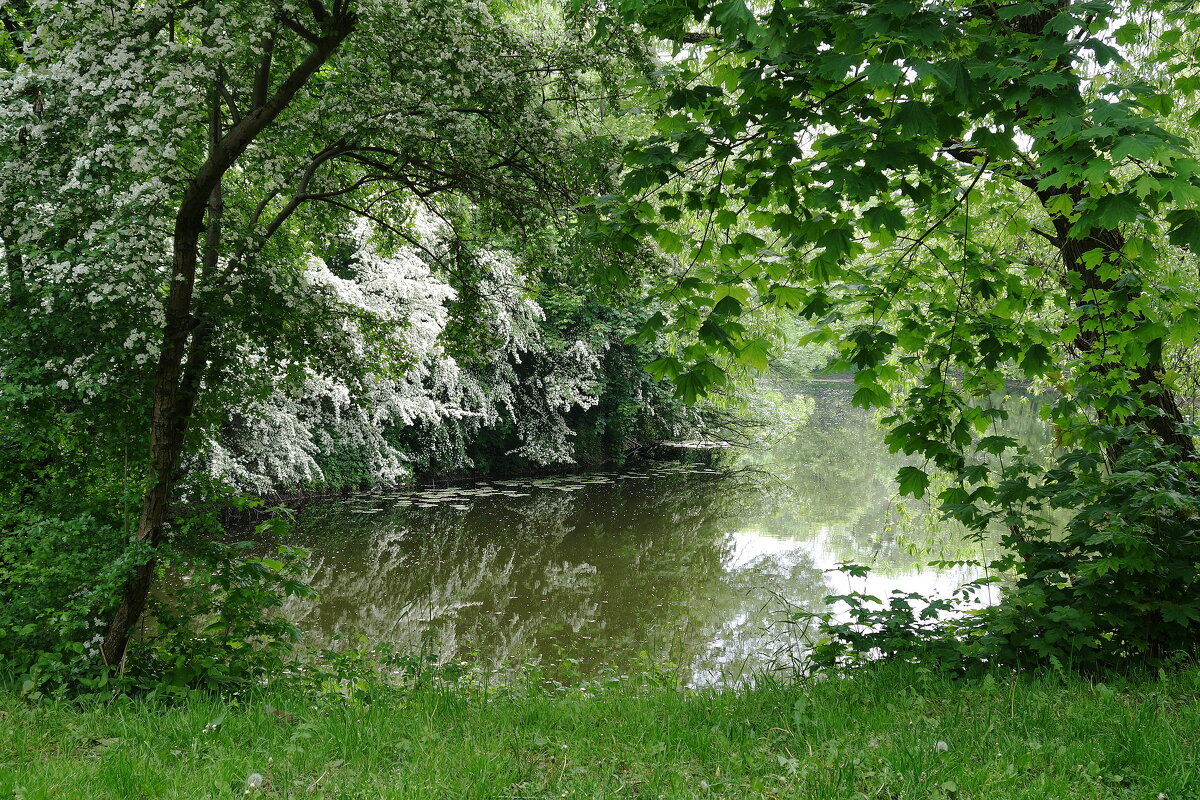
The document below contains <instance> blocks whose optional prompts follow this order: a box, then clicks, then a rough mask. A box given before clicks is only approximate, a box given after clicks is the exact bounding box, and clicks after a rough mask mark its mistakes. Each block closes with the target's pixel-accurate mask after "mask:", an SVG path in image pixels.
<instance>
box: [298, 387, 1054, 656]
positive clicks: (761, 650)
mask: <svg viewBox="0 0 1200 800" xmlns="http://www.w3.org/2000/svg"><path fill="white" fill-rule="evenodd" d="M813 391H814V393H815V394H816V401H817V404H816V413H815V414H814V415H813V417H812V419H811V422H810V424H809V425H808V426H806V427H805V428H804V429H803V430H802V431H801V432H800V434H799V435H798V436H797V437H796V438H795V439H794V440H793V441H791V442H788V443H785V444H783V445H781V446H777V447H775V448H774V449H772V450H770V451H767V452H761V453H755V454H754V455H753V457H752V458H751V459H749V462H750V463H751V464H752V466H753V468H752V469H747V470H744V471H737V472H735V473H734V474H732V475H724V476H720V475H712V474H686V473H663V474H659V473H654V474H648V477H642V478H638V477H636V475H637V473H634V475H633V476H629V477H626V478H624V479H621V480H616V481H614V482H609V483H600V484H598V485H586V486H580V487H578V488H577V489H576V490H574V491H572V490H570V489H571V486H570V484H571V481H572V479H564V480H560V481H543V482H542V483H543V484H544V485H542V486H538V487H533V488H530V487H528V486H519V487H514V485H511V484H510V485H507V486H504V487H503V490H506V491H512V492H514V493H515V494H519V496H505V495H492V496H486V497H480V496H474V497H466V496H461V497H459V498H458V499H455V500H452V501H451V500H445V499H443V501H442V503H441V504H440V505H437V506H436V507H430V508H420V507H417V506H403V507H398V506H397V503H401V504H403V503H407V502H408V501H409V499H410V498H408V497H407V495H405V494H397V495H392V496H387V495H384V496H378V497H367V498H359V499H351V500H348V501H337V502H326V503H313V504H311V505H309V506H307V507H305V508H303V509H301V512H300V514H299V520H298V525H297V538H298V539H299V540H300V542H299V543H301V544H304V545H306V546H308V547H310V548H311V549H312V550H313V572H312V583H313V585H314V586H315V588H316V589H317V590H318V592H320V594H321V598H320V600H318V601H311V600H297V601H294V602H293V603H292V604H291V605H290V606H289V609H288V611H289V613H290V615H291V616H292V618H293V619H294V620H296V621H297V622H298V623H299V624H300V625H301V627H302V628H304V629H306V630H308V631H310V632H311V633H313V634H315V637H314V638H316V640H317V642H318V643H323V642H324V641H325V640H327V639H328V637H330V636H332V635H333V634H336V633H341V634H352V633H361V634H364V635H365V636H366V637H367V638H368V640H371V641H376V642H385V641H386V642H393V643H395V644H397V645H398V646H400V647H402V648H408V649H411V650H414V651H415V650H417V649H419V648H421V647H423V646H427V645H428V641H427V638H426V637H427V636H428V639H429V640H432V641H433V642H434V643H435V644H434V645H433V646H434V648H435V649H434V653H435V654H436V655H438V656H439V657H441V658H443V659H451V658H459V657H467V656H468V655H470V654H472V653H476V652H477V653H478V654H480V656H482V657H483V658H484V659H487V660H493V661H498V660H510V661H519V660H526V659H538V660H541V661H543V662H544V663H553V662H556V661H558V660H559V659H560V658H571V659H575V660H577V661H578V662H579V665H580V668H581V669H583V670H585V671H590V670H594V669H595V668H596V667H598V666H599V665H600V664H601V663H603V662H611V663H614V664H616V665H618V666H622V665H626V664H628V663H629V662H630V661H632V660H633V659H635V658H637V657H638V655H639V654H640V653H641V652H643V651H645V652H647V653H649V654H650V655H651V656H653V657H659V658H662V657H669V658H672V659H674V660H675V661H676V662H677V663H680V664H684V665H686V666H687V667H689V668H690V669H691V670H692V674H693V675H695V676H698V677H699V678H701V679H703V678H704V677H705V676H710V677H711V676H713V675H716V674H718V673H724V674H726V675H728V674H729V673H730V672H733V673H736V672H737V671H738V669H739V668H740V665H741V664H742V663H743V662H748V663H749V666H750V667H752V668H753V667H757V666H759V665H760V663H761V661H760V658H761V656H762V655H763V654H769V653H771V652H773V651H774V650H775V649H776V648H777V647H778V646H779V645H780V637H781V627H780V626H779V625H778V624H777V621H778V615H779V612H780V611H781V610H782V609H783V608H784V607H785V606H791V607H801V608H805V609H809V610H814V611H816V610H821V609H823V608H824V598H825V596H826V595H827V594H830V593H831V591H836V592H837V593H840V592H842V591H843V590H844V589H845V588H846V587H845V586H843V585H841V584H840V583H839V584H837V585H836V586H833V585H831V583H830V581H831V580H832V576H830V575H827V574H826V573H825V572H824V569H825V568H827V567H829V566H831V565H832V564H833V563H836V562H841V561H853V562H859V563H872V564H873V565H875V567H876V570H877V571H879V572H880V573H882V574H893V575H897V576H903V575H907V574H909V573H908V572H907V571H908V570H910V569H911V568H912V567H913V566H914V565H915V564H923V563H925V562H926V561H928V560H929V558H930V556H929V555H923V554H922V555H913V554H910V552H909V551H908V550H906V548H905V543H904V536H908V537H910V538H912V537H914V536H916V535H917V534H916V533H915V532H914V531H915V529H916V526H913V525H909V526H907V527H903V528H902V527H901V526H897V525H896V524H894V523H895V522H896V519H895V517H896V511H897V506H896V505H895V488H894V483H893V479H894V476H895V474H896V470H897V469H898V468H899V467H900V466H901V465H902V464H903V463H904V461H903V457H902V456H897V455H894V454H892V453H889V452H888V450H887V447H886V445H885V444H884V443H883V439H882V435H881V433H880V431H879V429H878V427H877V426H876V424H875V422H874V418H873V416H872V415H871V414H870V413H869V412H865V411H862V410H861V409H855V408H852V407H851V406H850V402H849V398H850V396H851V393H852V390H851V389H849V388H848V387H847V386H844V385H826V386H817V387H816V388H815V389H814V390H813ZM1006 405H1007V407H1008V408H1010V409H1011V410H1012V418H1011V419H1010V422H1009V429H1010V430H1011V431H1012V432H1013V433H1014V434H1015V435H1018V436H1019V437H1021V438H1022V439H1023V440H1026V441H1029V442H1031V443H1033V444H1037V443H1038V442H1039V441H1040V442H1044V441H1045V440H1046V436H1045V432H1044V430H1043V428H1042V426H1041V423H1040V421H1039V420H1038V419H1037V417H1036V413H1035V412H1034V410H1033V407H1032V406H1031V405H1029V404H1006ZM1038 437H1041V438H1040V440H1039V438H1038ZM649 472H653V471H652V470H651V471H649ZM580 480H581V481H582V480H586V479H585V478H583V477H582V476H581V477H580ZM596 480H601V479H596ZM452 503H453V504H458V505H465V506H467V507H466V508H453V507H451V504H452ZM910 508H911V510H912V513H913V514H919V513H922V512H923V504H921V503H916V504H910ZM376 509H382V510H379V511H378V513H355V512H374V511H376ZM955 536H957V534H955V533H953V532H947V529H946V527H945V526H942V525H938V526H937V527H936V528H933V529H932V530H931V531H927V532H926V539H925V540H923V541H922V544H923V545H924V546H926V547H929V548H930V549H932V550H933V551H935V552H943V551H944V552H947V553H948V554H950V555H954V553H953V552H952V551H950V547H951V544H952V541H951V540H952V539H953V538H954V537H955ZM937 537H941V539H944V540H946V541H944V542H939V541H938V540H937ZM898 579H900V580H908V579H907V578H898Z"/></svg>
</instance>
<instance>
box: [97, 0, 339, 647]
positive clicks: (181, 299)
mask: <svg viewBox="0 0 1200 800" xmlns="http://www.w3.org/2000/svg"><path fill="white" fill-rule="evenodd" d="M315 2H316V0H314V3H315ZM318 22H319V23H320V24H319V25H318V28H319V29H321V30H323V31H324V34H323V35H321V36H319V37H317V36H312V34H311V33H309V32H307V31H306V33H308V34H309V35H310V36H312V38H311V39H310V41H311V43H312V50H311V51H310V52H309V53H308V55H307V56H305V58H304V59H303V61H301V62H300V64H298V65H297V66H296V67H295V68H294V69H293V70H292V71H291V72H290V73H289V74H288V75H287V76H286V77H285V78H284V79H283V80H282V81H281V82H280V84H279V86H278V87H277V88H276V90H275V92H274V94H272V95H271V96H270V97H265V96H264V97H263V99H262V101H261V103H260V104H258V105H256V106H255V107H253V108H250V109H247V111H246V114H245V115H244V116H241V117H240V119H238V120H237V122H236V123H235V124H234V125H233V126H232V127H231V128H230V129H229V130H228V132H225V133H224V134H223V135H221V133H220V130H219V124H218V125H216V126H214V127H213V128H211V129H210V131H211V132H212V137H211V143H210V152H209V155H208V158H207V160H206V161H205V162H204V163H203V164H202V165H201V166H200V168H199V170H198V171H197V173H196V175H195V177H193V178H192V180H191V181H190V182H189V184H188V186H187V188H186V189H185V191H184V195H183V199H182V201H181V203H180V206H179V210H178V212H177V213H176V216H175V229H174V237H173V253H172V263H171V284H170V294H169V295H168V297H167V303H166V325H165V326H164V328H163V339H162V349H161V351H160V355H159V359H158V366H157V367H156V369H155V373H154V384H153V400H154V404H153V410H152V412H151V421H150V488H149V489H148V490H147V492H146V496H145V498H144V500H143V502H142V510H141V514H140V516H139V518H138V526H137V533H136V539H137V541H138V542H144V543H147V544H148V545H149V546H150V550H151V553H152V554H153V553H154V552H155V551H156V550H157V548H158V546H159V544H160V543H161V541H162V538H163V531H164V526H165V525H166V523H167V520H168V519H169V516H170V511H171V503H172V500H173V488H174V484H175V480H176V477H177V473H178V471H179V466H180V460H181V456H182V455H183V449H184V442H185V437H186V433H187V428H188V423H189V422H190V420H191V417H192V412H193V410H194V409H195V405H196V399H197V396H198V394H199V391H200V386H201V381H202V379H203V376H204V372H205V368H206V366H207V363H208V354H209V353H208V351H209V342H210V338H211V336H212V333H213V324H214V321H212V320H204V319H200V318H198V317H197V316H195V314H194V310H193V307H192V296H193V294H194V292H195V288H196V267H197V263H198V261H199V257H200V252H199V250H200V236H201V234H202V233H204V232H205V217H206V215H207V217H208V220H209V223H210V225H209V228H208V234H209V235H208V237H207V240H206V242H205V253H204V256H205V260H206V261H208V260H209V259H211V260H212V264H213V265H214V266H215V264H216V259H217V256H218V254H219V246H220V230H219V227H220V214H221V195H220V184H221V178H222V176H224V174H225V172H226V171H227V170H228V169H229V168H230V167H231V166H232V165H233V163H234V162H235V161H236V160H237V158H238V157H239V156H240V155H241V154H242V153H243V152H245V150H246V148H247V147H248V146H249V145H250V143H251V142H253V141H254V139H255V137H256V136H258V134H259V133H261V132H262V131H263V130H264V129H265V128H266V127H267V126H268V125H270V124H271V123H272V122H273V121H274V120H275V118H276V117H278V116H279V114H280V113H281V112H282V111H283V110H284V109H285V108H286V107H287V106H288V104H289V103H290V102H291V101H292V99H293V98H294V97H295V96H296V93H297V92H299V91H300V89H301V88H302V87H303V86H304V85H305V84H306V83H307V82H308V80H309V79H310V78H311V77H312V76H313V74H314V73H316V71H317V70H318V69H320V67H321V66H322V65H323V64H324V63H325V62H326V61H328V60H329V58H330V56H332V55H333V53H334V52H335V51H336V50H337V48H338V46H339V45H341V43H342V41H343V40H344V39H345V38H346V37H347V36H348V35H349V34H350V32H351V30H353V27H354V23H355V18H354V16H353V14H351V13H350V12H349V9H348V3H347V2H346V0H335V2H334V6H333V11H332V12H329V11H325V12H324V13H323V14H321V15H320V19H319V20H318ZM302 30H303V29H302ZM267 79H269V76H267V78H262V77H261V76H260V77H259V78H258V79H256V85H266V84H267ZM214 115H216V116H217V119H218V122H219V109H218V108H217V107H216V106H214ZM210 122H211V121H210ZM154 568H155V559H154V557H153V555H152V556H151V557H150V558H148V559H147V560H146V562H145V563H143V564H141V565H139V566H138V567H137V568H136V569H135V570H134V573H133V574H132V575H131V576H130V577H129V580H128V582H127V583H126V585H125V587H124V590H123V591H122V593H121V600H120V603H119V604H118V605H117V608H116V610H115V611H114V612H113V615H112V618H111V619H110V621H109V625H108V629H107V632H106V634H105V637H104V641H103V643H102V644H101V646H100V654H101V657H102V658H103V659H104V663H105V664H107V665H109V666H110V667H123V662H124V658H125V651H126V648H127V647H128V646H129V640H130V637H131V636H132V634H133V631H134V629H135V627H136V626H137V624H138V621H139V620H140V619H141V617H142V614H143V613H144V612H145V610H146V603H147V600H148V599H149V596H150V587H151V584H152V582H153V577H154Z"/></svg>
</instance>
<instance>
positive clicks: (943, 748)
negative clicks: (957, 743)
mask: <svg viewBox="0 0 1200 800" xmlns="http://www.w3.org/2000/svg"><path fill="white" fill-rule="evenodd" d="M933 749H934V750H937V751H938V752H939V753H944V752H945V751H947V750H949V749H950V745H948V744H946V743H945V742H938V743H937V744H935V745H934V746H933Z"/></svg>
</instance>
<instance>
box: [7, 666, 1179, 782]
mask: <svg viewBox="0 0 1200 800" xmlns="http://www.w3.org/2000/svg"><path fill="white" fill-rule="evenodd" d="M1198 699H1200V669H1196V668H1192V669H1189V670H1186V671H1183V672H1179V673H1176V674H1172V675H1167V676H1165V677H1163V678H1162V679H1161V680H1160V679H1144V680H1138V681H1132V682H1121V683H1120V684H1119V685H1118V684H1111V685H1108V686H1106V685H1104V684H1098V683H1093V682H1087V681H1084V680H1082V679H1079V678H1059V677H1043V678H1038V679H1032V678H1026V677H1021V676H1008V675H1004V676H992V677H989V678H985V679H983V680H969V681H953V680H949V679H944V678H927V677H922V676H920V675H919V674H917V673H916V671H915V670H913V669H912V668H908V667H900V666H891V667H882V668H874V669H871V670H868V671H864V672H862V673H860V674H858V675H856V676H855V677H852V678H847V679H834V680H827V681H819V682H818V681H805V682H800V683H787V684H779V683H769V684H767V685H762V686H759V687H758V688H755V689H748V690H740V691H721V692H718V691H698V692H686V691H681V690H678V689H674V688H670V687H652V688H646V687H645V686H642V687H638V686H637V685H636V683H635V682H628V683H623V684H621V685H618V686H616V687H614V688H609V689H606V690H604V691H600V692H599V693H597V694H595V695H593V696H578V694H574V695H572V694H570V693H568V694H565V695H562V696H550V695H544V694H537V693H531V692H528V691H521V692H506V693H500V694H495V693H493V694H490V695H488V694H485V693H483V692H482V691H479V690H475V689H445V688H424V689H418V690H415V691H412V692H410V693H408V694H400V693H398V692H397V693H394V694H389V695H387V696H384V697H383V698H381V699H378V700H376V701H375V702H372V703H370V704H364V703H359V702H351V701H345V700H336V699H329V698H320V699H313V698H311V697H305V696H304V695H302V694H299V693H294V692H287V691H275V692H268V693H264V694H262V695H258V696H249V697H242V698H237V699H235V700H234V701H223V700H220V699H217V698H213V697H207V696H194V697H192V698H190V699H188V700H186V701H183V702H177V703H176V704H174V705H168V704H166V703H164V702H161V701H152V702H147V701H144V700H143V701H137V700H120V701H115V702H114V701H108V702H106V703H103V704H99V703H96V704H88V705H84V706H82V707H80V706H78V705H72V704H69V703H66V702H60V701H50V702H42V703H39V704H35V705H28V704H26V703H25V702H23V701H22V700H20V699H18V698H17V697H16V696H14V695H12V694H0V797H18V798H30V799H32V798H55V799H56V800H58V799H59V798H87V799H89V800H91V799H94V798H123V799H130V800H132V798H155V799H156V800H157V799H158V798H181V799H182V798H186V799H187V800H200V798H241V797H246V796H250V797H270V798H291V797H294V798H551V797H554V798H560V797H576V798H602V797H603V798H607V797H639V798H647V797H648V798H659V797H663V798H691V797H697V798H717V797H727V798H746V797H788V798H814V799H815V798H819V799H820V800H830V799H832V798H939V797H940V798H987V799H989V800H991V799H993V798H994V799H996V800H1004V799H1006V798H1039V800H1041V799H1042V798H1087V799H1088V800H1093V799H1094V798H1147V799H1148V800H1156V799H1157V798H1169V799H1170V800H1184V798H1195V797H1200V704H1198V702H1197V701H1198Z"/></svg>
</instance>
